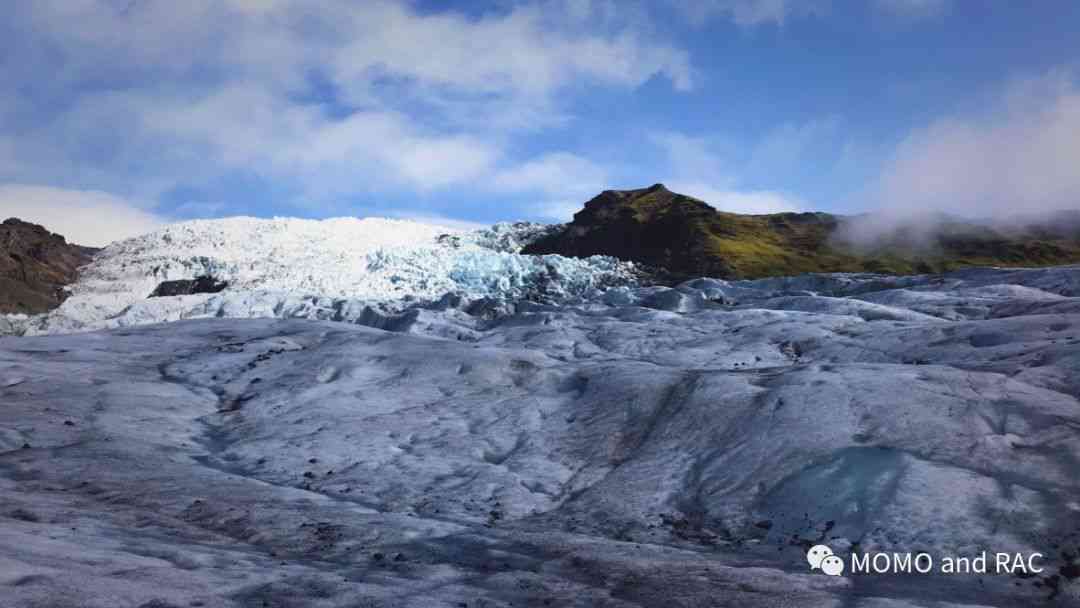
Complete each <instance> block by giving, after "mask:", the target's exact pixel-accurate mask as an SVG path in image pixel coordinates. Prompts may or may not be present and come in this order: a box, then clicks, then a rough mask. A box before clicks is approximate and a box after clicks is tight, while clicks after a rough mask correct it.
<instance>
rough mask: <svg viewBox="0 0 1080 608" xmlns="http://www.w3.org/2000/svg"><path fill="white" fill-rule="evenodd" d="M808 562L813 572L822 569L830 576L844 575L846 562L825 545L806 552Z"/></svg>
mask: <svg viewBox="0 0 1080 608" xmlns="http://www.w3.org/2000/svg"><path fill="white" fill-rule="evenodd" d="M806 561H807V562H809V563H810V569H811V570H817V569H819V568H820V569H821V571H822V572H824V573H825V574H828V575H829V576H840V575H841V574H843V573H844V560H842V559H840V558H839V557H837V556H835V555H833V552H832V549H830V548H829V547H827V546H825V545H814V546H813V547H810V550H809V551H807V552H806Z"/></svg>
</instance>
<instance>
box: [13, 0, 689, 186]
mask: <svg viewBox="0 0 1080 608" xmlns="http://www.w3.org/2000/svg"><path fill="white" fill-rule="evenodd" d="M632 13H633V11H632V10H630V9H625V10H624V9H623V8H622V7H621V5H619V4H617V3H615V2H610V1H599V0H597V1H587V0H543V1H541V2H534V3H530V4H506V5H500V7H499V8H498V9H497V10H494V11H490V12H486V13H484V14H483V15H481V16H478V17H477V16H465V15H464V14H461V13H457V12H453V11H446V10H436V11H420V10H419V9H417V8H415V7H414V6H413V5H412V4H411V3H408V2H394V1H388V0H371V1H367V2H352V1H349V0H330V1H328V2H324V3H320V5H319V9H318V10H317V11H315V10H312V9H311V6H310V4H309V3H307V2H303V1H300V0H228V1H226V2H212V1H210V0H195V1H193V2H165V1H164V0H145V1H140V2H134V3H130V2H115V1H113V0H41V1H40V2H32V3H18V4H17V5H16V6H14V7H12V9H11V10H10V11H8V12H7V13H6V14H5V19H7V20H9V21H10V22H11V23H12V29H13V30H14V31H18V32H19V33H20V38H19V39H18V40H17V41H15V42H14V44H15V48H17V49H18V51H19V57H20V61H19V62H18V63H10V62H9V63H7V64H4V70H5V80H8V81H9V82H12V83H15V86H16V88H19V85H20V83H33V86H32V87H30V88H31V89H32V90H33V91H34V92H35V95H37V96H38V98H37V99H33V100H31V99H29V98H27V99H25V100H18V107H11V108H9V107H7V106H8V104H7V103H5V102H3V101H0V133H5V136H4V138H2V139H0V180H8V181H21V182H28V181H30V182H35V183H38V182H44V183H49V182H52V183H64V184H78V185H80V186H83V187H88V188H99V189H103V190H108V191H114V192H118V191H124V192H129V191H130V192H132V193H135V194H137V195H138V196H140V197H147V198H153V197H154V196H157V195H159V194H160V193H161V192H163V191H166V190H168V189H170V188H172V187H176V186H178V185H192V184H195V185H198V184H201V183H211V182H213V181H214V180H215V179H216V178H219V177H221V175H222V174H223V173H224V172H226V171H229V170H236V171H243V172H244V173H246V174H255V175H258V176H260V177H262V178H264V179H266V180H267V181H268V182H269V183H271V184H272V185H273V186H274V187H281V190H282V191H289V192H299V193H300V194H299V195H298V197H297V198H298V199H305V200H308V201H311V202H312V204H313V205H318V204H319V199H320V198H337V199H340V198H341V196H342V195H350V194H368V193H371V192H376V191H379V190H385V189H388V188H396V189H401V190H404V191H417V190H425V189H437V188H442V187H449V186H455V185H459V184H462V183H466V182H483V181H485V180H486V179H487V178H489V177H491V176H492V175H493V174H494V172H496V171H499V170H501V169H505V168H509V167H512V166H513V164H514V163H515V162H516V159H515V158H513V156H512V155H511V154H509V153H508V150H511V149H513V148H512V146H510V145H508V144H509V143H510V141H511V140H512V139H513V138H514V137H515V136H516V135H518V134H519V133H521V132H525V131H528V130H531V129H536V128H540V127H543V126H547V125H551V124H564V123H565V122H566V121H568V120H570V119H571V116H570V115H569V113H568V111H567V109H568V104H567V103H566V101H565V97H566V96H565V95H564V93H565V92H566V91H567V90H568V89H570V88H576V87H580V86H581V85H583V84H586V85H591V86H603V87H618V88H624V89H625V88H634V87H637V86H640V85H642V84H644V83H645V82H646V81H649V80H650V79H652V78H654V77H661V78H664V79H666V80H668V81H669V82H671V83H672V85H673V86H674V87H675V88H677V89H682V90H685V89H688V88H690V87H691V86H692V85H693V78H692V69H691V67H690V62H689V58H688V55H687V53H686V52H685V51H683V50H681V49H679V48H677V47H675V46H673V45H670V44H667V43H665V42H663V40H662V39H661V38H660V37H659V36H656V35H655V32H653V31H651V29H650V28H649V27H648V26H647V24H646V25H643V23H645V22H644V20H640V19H638V16H637V15H634V14H632ZM57 58H62V61H59V60H58V59H57ZM45 73H47V74H49V78H48V79H42V78H40V74H45ZM313 82H317V83H319V84H318V85H313V84H312V83H313ZM16 110H17V111H16ZM16 117H18V118H19V120H18V122H17V124H15V122H14V121H15V120H16ZM28 117H29V119H28ZM15 127H18V128H17V129H16V128H15ZM9 151H16V152H17V153H12V152H9ZM61 173H62V175H58V174H61Z"/></svg>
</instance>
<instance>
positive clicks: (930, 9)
mask: <svg viewBox="0 0 1080 608" xmlns="http://www.w3.org/2000/svg"><path fill="white" fill-rule="evenodd" d="M874 4H875V7H876V8H877V9H878V10H879V11H880V12H882V13H885V14H886V15H891V16H894V17H899V18H902V19H908V20H912V21H917V20H920V19H931V18H935V17H941V16H942V15H945V14H946V13H948V12H949V10H951V9H952V0H875V2H874Z"/></svg>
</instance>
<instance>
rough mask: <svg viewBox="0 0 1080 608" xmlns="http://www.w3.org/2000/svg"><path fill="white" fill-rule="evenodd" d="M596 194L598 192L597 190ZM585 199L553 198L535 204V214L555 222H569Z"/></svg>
mask: <svg viewBox="0 0 1080 608" xmlns="http://www.w3.org/2000/svg"><path fill="white" fill-rule="evenodd" d="M596 194H600V192H599V191H597V192H596ZM584 203H585V201H577V200H555V201H546V202H544V203H541V204H539V205H537V206H536V215H537V217H541V218H543V219H546V220H551V221H555V222H569V221H570V220H572V219H574V214H575V213H577V212H578V211H581V210H582V209H583V208H584V207H585V205H584Z"/></svg>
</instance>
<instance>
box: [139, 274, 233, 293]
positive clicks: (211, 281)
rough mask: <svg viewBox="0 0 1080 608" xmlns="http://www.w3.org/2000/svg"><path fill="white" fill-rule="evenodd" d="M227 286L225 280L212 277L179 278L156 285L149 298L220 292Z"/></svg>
mask: <svg viewBox="0 0 1080 608" xmlns="http://www.w3.org/2000/svg"><path fill="white" fill-rule="evenodd" d="M228 286H229V283H228V282H227V281H219V280H217V279H215V278H214V277H207V276H202V277H197V278H194V279H180V280H178V281H163V282H162V283H161V284H160V285H158V286H157V287H156V288H155V289H154V292H153V293H151V294H150V297H151V298H163V297H167V296H189V295H193V294H197V293H220V292H222V291H224V290H225V288H226V287H228Z"/></svg>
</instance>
